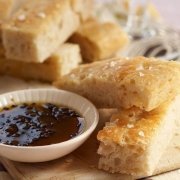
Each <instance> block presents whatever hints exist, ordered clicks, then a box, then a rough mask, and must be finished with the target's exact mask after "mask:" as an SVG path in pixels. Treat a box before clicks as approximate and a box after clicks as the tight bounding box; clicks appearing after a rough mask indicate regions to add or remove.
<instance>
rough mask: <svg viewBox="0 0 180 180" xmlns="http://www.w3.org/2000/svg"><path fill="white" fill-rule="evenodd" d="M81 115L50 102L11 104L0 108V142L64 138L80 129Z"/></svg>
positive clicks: (37, 143) (42, 141) (38, 142)
mask: <svg viewBox="0 0 180 180" xmlns="http://www.w3.org/2000/svg"><path fill="white" fill-rule="evenodd" d="M83 122H84V118H83V117H82V116H81V115H80V114H79V113H77V112H76V111H74V110H73V109H70V108H67V107H61V106H58V105H54V104H50V103H47V104H42V103H37V104H36V103H32V104H22V105H17V106H16V105H13V106H11V107H8V108H4V109H3V110H2V111H0V143H3V144H7V145H15V146H42V145H49V144H56V143H60V142H63V141H67V140H69V139H72V138H74V137H76V136H77V135H79V134H80V133H81V132H82V130H83Z"/></svg>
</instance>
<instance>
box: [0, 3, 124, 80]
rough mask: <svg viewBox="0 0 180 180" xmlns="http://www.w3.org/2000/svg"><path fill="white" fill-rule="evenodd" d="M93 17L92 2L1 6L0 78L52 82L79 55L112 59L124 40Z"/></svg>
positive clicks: (116, 28) (115, 28)
mask: <svg viewBox="0 0 180 180" xmlns="http://www.w3.org/2000/svg"><path fill="white" fill-rule="evenodd" d="M92 14H93V0H0V37H1V38H0V74H7V75H11V76H15V77H19V78H24V79H36V80H43V81H49V82H52V81H54V80H56V79H58V78H59V77H60V76H62V75H64V74H67V73H69V72H70V71H71V70H72V69H73V68H75V67H77V66H78V65H79V64H80V63H81V62H82V56H81V54H82V55H83V59H85V60H86V59H87V60H89V59H91V60H100V59H103V58H108V57H111V56H113V54H115V53H116V52H117V51H118V50H119V49H121V48H122V47H123V46H124V45H125V44H126V43H127V35H126V34H125V33H124V32H123V31H122V30H121V29H120V27H119V26H118V25H114V24H112V23H104V24H100V23H98V22H96V20H94V19H93V17H92ZM107 33H109V35H108V34H107ZM80 48H81V49H80Z"/></svg>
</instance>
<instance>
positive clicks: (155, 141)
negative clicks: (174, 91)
mask: <svg viewBox="0 0 180 180" xmlns="http://www.w3.org/2000/svg"><path fill="white" fill-rule="evenodd" d="M176 121H180V96H177V97H176V98H175V99H173V100H172V101H167V102H165V103H163V104H162V105H160V106H159V107H158V108H156V109H154V110H152V111H150V112H145V111H142V110H140V109H138V108H131V109H129V110H123V109H121V110H119V112H118V113H116V114H114V115H112V117H111V120H110V122H108V123H106V125H105V127H104V128H103V130H101V131H99V133H98V136H97V138H98V140H99V141H100V146H99V149H98V153H99V154H100V160H99V168H100V169H103V170H106V171H109V172H111V173H122V174H130V175H133V176H135V177H138V178H142V177H147V176H150V175H152V174H153V171H154V170H155V168H156V166H157V163H158V161H159V160H160V157H161V155H162V154H163V152H164V151H165V149H166V147H167V146H168V144H169V142H170V140H171V138H172V137H173V135H174V133H173V130H174V128H175V122H176Z"/></svg>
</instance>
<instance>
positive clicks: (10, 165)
mask: <svg viewBox="0 0 180 180" xmlns="http://www.w3.org/2000/svg"><path fill="white" fill-rule="evenodd" d="M5 82H7V81H5ZM18 83H20V84H21V83H22V82H18ZM18 83H17V82H16V83H15V84H16V85H15V84H14V85H13V83H8V84H11V87H8V88H5V87H6V86H1V85H2V84H3V83H2V81H1V79H0V87H1V91H0V93H1V92H6V91H9V88H11V90H16V89H17V87H18V89H22V88H23V87H24V88H30V87H29V83H28V87H27V83H26V84H25V83H24V84H23V83H22V84H21V86H20V85H19V86H17V84H18ZM20 87H21V88H20ZM31 87H42V85H37V84H35V86H34V84H33V85H32V84H31ZM43 87H49V86H48V85H47V86H46V85H43ZM3 88H4V89H3ZM112 112H114V110H101V111H100V123H99V124H98V127H97V128H96V130H95V132H94V133H93V134H92V136H91V137H90V138H89V139H88V140H87V141H86V142H85V143H84V144H83V145H82V146H81V147H80V148H79V149H77V150H76V151H75V152H73V153H71V154H70V155H68V156H66V157H64V158H60V159H58V160H54V161H50V162H44V163H34V164H33V163H29V164H27V163H18V162H13V161H10V160H7V159H4V158H1V159H0V161H1V162H2V164H3V165H4V166H5V167H6V169H7V170H8V172H9V173H10V175H11V176H12V177H13V178H14V179H18V180H19V179H20V180H21V179H22V180H23V179H24V180H61V179H63V180H64V179H68V180H71V179H78V180H81V179H82V180H84V179H85V180H92V179H100V180H101V179H102V180H106V179H107V180H111V179H112V180H113V179H119V180H121V179H122V180H128V179H133V177H131V176H127V175H120V174H109V173H106V172H104V171H100V170H98V169H97V164H98V159H99V157H98V155H97V153H96V151H97V148H98V145H99V144H98V141H97V140H96V135H97V132H98V131H99V129H102V127H103V126H104V123H105V121H107V120H109V117H110V115H111V114H112ZM32 156H33V154H32ZM178 168H180V126H179V127H177V129H176V131H175V134H174V138H173V139H172V141H171V143H170V145H169V147H168V148H167V150H166V152H165V153H164V154H163V156H162V158H161V160H160V162H159V164H158V166H157V169H156V171H155V172H154V174H160V173H163V172H168V171H172V170H175V169H178ZM175 176H176V178H177V179H180V173H177V175H175ZM178 177H179V178H178ZM153 178H157V176H156V177H151V178H150V179H151V180H152V179H153ZM162 179H163V178H162ZM164 179H165V178H164ZM154 180H155V179H154Z"/></svg>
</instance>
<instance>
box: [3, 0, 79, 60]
mask: <svg viewBox="0 0 180 180" xmlns="http://www.w3.org/2000/svg"><path fill="white" fill-rule="evenodd" d="M79 23H80V20H79V16H78V15H77V13H75V12H74V11H73V10H72V7H71V4H70V1H64V0H38V1H37V0H30V1H28V2H27V3H25V4H24V5H23V6H22V7H21V8H20V9H19V10H18V11H17V12H16V13H15V14H14V15H13V16H12V17H11V18H10V19H9V20H8V21H6V22H5V23H3V25H2V39H3V45H4V47H5V51H6V57H7V58H8V59H12V60H13V59H14V60H20V61H25V62H43V61H45V60H46V59H47V58H48V57H50V55H51V54H52V53H53V52H54V51H55V50H56V49H57V48H58V47H59V45H60V44H62V43H63V42H65V41H66V40H67V39H68V38H69V37H70V36H71V35H72V33H73V32H74V31H75V30H76V29H77V28H78V27H79Z"/></svg>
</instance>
